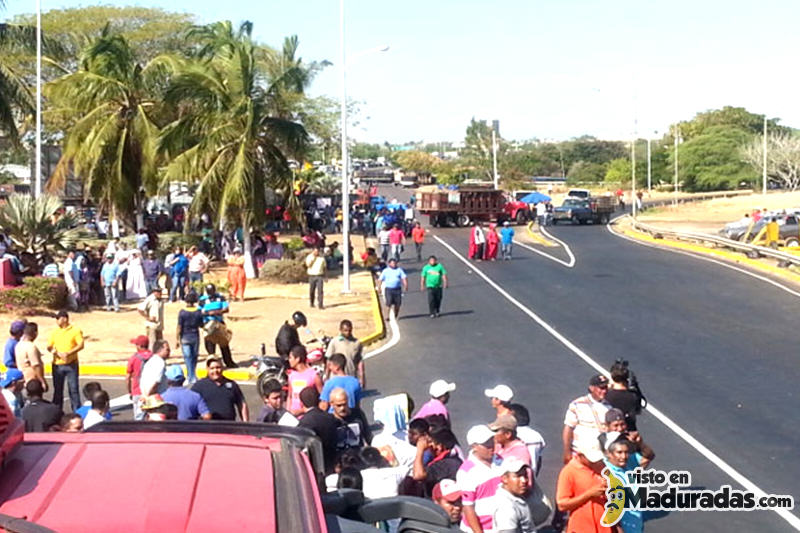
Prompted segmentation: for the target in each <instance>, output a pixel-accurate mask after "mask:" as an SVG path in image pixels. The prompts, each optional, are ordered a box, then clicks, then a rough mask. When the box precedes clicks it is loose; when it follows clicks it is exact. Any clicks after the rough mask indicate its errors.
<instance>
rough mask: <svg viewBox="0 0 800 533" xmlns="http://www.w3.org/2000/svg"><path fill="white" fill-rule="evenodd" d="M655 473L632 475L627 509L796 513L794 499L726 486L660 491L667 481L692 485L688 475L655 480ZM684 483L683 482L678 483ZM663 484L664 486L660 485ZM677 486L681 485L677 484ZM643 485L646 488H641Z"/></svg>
mask: <svg viewBox="0 0 800 533" xmlns="http://www.w3.org/2000/svg"><path fill="white" fill-rule="evenodd" d="M652 472H653V471H650V472H647V473H646V474H645V475H646V476H647V478H645V477H644V476H641V477H638V478H637V473H638V474H641V473H642V472H628V476H627V477H628V483H629V485H628V486H626V487H625V488H624V490H625V507H626V508H628V509H641V510H653V511H659V510H662V511H669V510H681V511H717V510H723V509H724V510H730V511H752V510H756V509H776V508H780V509H792V508H793V507H794V499H793V498H792V497H791V496H776V495H769V494H767V495H757V494H755V493H753V492H751V491H746V490H738V489H734V488H731V487H730V486H729V485H722V486H721V487H720V488H719V490H710V489H698V490H692V489H684V488H679V487H677V486H671V487H667V488H665V489H664V490H656V489H654V488H653V485H660V486H663V485H664V484H665V481H667V480H669V481H671V482H672V483H670V484H672V485H683V486H685V485H688V484H689V483H690V482H691V478H690V477H689V475H687V474H688V472H685V471H681V472H669V473H665V472H664V473H662V472H659V474H663V477H662V475H659V476H658V479H654V477H653V473H652ZM678 479H680V481H678ZM659 481H660V483H658V482H659ZM637 482H638V483H637ZM676 482H677V483H676ZM640 483H642V484H640Z"/></svg>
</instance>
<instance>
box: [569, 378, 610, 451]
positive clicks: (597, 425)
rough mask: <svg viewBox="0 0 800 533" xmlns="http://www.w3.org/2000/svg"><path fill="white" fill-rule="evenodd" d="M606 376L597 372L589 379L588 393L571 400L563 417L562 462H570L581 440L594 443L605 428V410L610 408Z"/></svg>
mask: <svg viewBox="0 0 800 533" xmlns="http://www.w3.org/2000/svg"><path fill="white" fill-rule="evenodd" d="M607 392H608V378H607V377H605V376H604V375H602V374H598V375H596V376H594V377H592V379H591V380H589V394H587V395H585V396H581V397H580V398H576V399H575V400H573V401H572V402H571V403H570V404H569V407H568V408H567V414H566V416H565V417H564V430H563V432H562V433H561V440H562V442H563V444H564V464H567V463H569V462H570V460H571V459H572V456H573V451H575V450H577V449H579V447H580V445H581V442H582V441H585V442H588V443H591V444H594V443H595V442H596V441H597V437H598V436H599V435H600V433H602V432H604V431H605V430H606V425H605V418H606V412H607V411H608V410H609V409H611V405H609V404H608V403H607V402H606V401H605V398H606V393H607Z"/></svg>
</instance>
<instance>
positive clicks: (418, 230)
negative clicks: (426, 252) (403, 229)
mask: <svg viewBox="0 0 800 533" xmlns="http://www.w3.org/2000/svg"><path fill="white" fill-rule="evenodd" d="M411 239H412V240H413V241H414V248H416V250H417V261H420V262H421V261H422V245H423V244H425V230H424V229H423V228H422V224H420V223H419V222H417V223H415V224H414V229H412V230H411Z"/></svg>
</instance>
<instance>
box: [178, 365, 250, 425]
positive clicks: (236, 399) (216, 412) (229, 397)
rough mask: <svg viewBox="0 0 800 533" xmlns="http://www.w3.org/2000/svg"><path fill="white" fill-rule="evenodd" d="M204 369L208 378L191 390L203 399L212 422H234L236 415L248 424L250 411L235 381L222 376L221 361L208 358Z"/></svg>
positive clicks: (200, 381)
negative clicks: (206, 370)
mask: <svg viewBox="0 0 800 533" xmlns="http://www.w3.org/2000/svg"><path fill="white" fill-rule="evenodd" d="M206 368H207V369H208V377H207V378H203V379H201V380H199V381H198V382H197V383H195V384H194V386H193V387H192V390H193V391H194V392H196V393H198V394H200V396H202V397H203V400H205V402H206V405H207V406H208V410H209V411H211V418H212V420H236V414H237V413H238V414H239V419H240V420H241V421H242V422H249V421H250V411H249V410H248V408H247V402H246V401H245V399H244V394H242V389H240V388H239V385H237V384H236V382H235V381H233V380H231V379H228V378H226V377H225V376H223V375H222V361H221V360H220V359H218V358H216V357H209V358H208V360H207V361H206Z"/></svg>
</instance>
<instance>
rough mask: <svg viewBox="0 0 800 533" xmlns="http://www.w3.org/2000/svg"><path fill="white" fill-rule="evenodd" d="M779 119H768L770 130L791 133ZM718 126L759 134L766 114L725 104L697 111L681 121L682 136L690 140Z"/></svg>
mask: <svg viewBox="0 0 800 533" xmlns="http://www.w3.org/2000/svg"><path fill="white" fill-rule="evenodd" d="M778 120H779V119H775V118H772V119H768V120H767V123H768V125H769V130H770V131H772V132H775V133H789V131H790V130H789V128H786V127H784V126H779V125H778ZM717 126H728V127H730V128H736V129H740V130H742V131H746V132H748V133H751V134H759V133H761V132H762V131H763V129H764V115H757V114H755V113H750V112H749V111H747V110H746V109H745V108H743V107H732V106H725V107H723V108H722V109H713V110H709V111H704V112H702V113H697V114H696V115H695V116H694V118H693V119H692V120H688V121H685V122H681V123H680V133H681V137H683V138H684V139H685V140H689V139H692V138H694V137H697V136H699V135H703V134H704V133H706V130H708V129H709V128H714V127H717ZM670 131H672V127H670ZM678 157H680V155H679V156H678Z"/></svg>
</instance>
